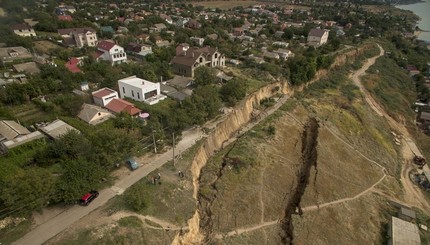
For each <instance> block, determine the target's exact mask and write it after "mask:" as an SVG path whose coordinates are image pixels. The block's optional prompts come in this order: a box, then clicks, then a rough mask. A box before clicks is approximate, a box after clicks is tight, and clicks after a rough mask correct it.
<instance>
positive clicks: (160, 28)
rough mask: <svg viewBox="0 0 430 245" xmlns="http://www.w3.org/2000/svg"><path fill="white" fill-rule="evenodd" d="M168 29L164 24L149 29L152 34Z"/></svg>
mask: <svg viewBox="0 0 430 245" xmlns="http://www.w3.org/2000/svg"><path fill="white" fill-rule="evenodd" d="M165 29H167V27H166V25H165V24H164V23H158V24H154V26H153V27H151V28H150V29H149V31H150V32H161V31H162V30H165Z"/></svg>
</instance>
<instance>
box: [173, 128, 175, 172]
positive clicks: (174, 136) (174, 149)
mask: <svg viewBox="0 0 430 245" xmlns="http://www.w3.org/2000/svg"><path fill="white" fill-rule="evenodd" d="M173 166H175V132H173Z"/></svg>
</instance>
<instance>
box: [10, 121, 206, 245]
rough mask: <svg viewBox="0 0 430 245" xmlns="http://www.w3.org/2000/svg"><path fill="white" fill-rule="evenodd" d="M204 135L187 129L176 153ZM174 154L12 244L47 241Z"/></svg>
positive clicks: (170, 151) (158, 166)
mask: <svg viewBox="0 0 430 245" xmlns="http://www.w3.org/2000/svg"><path fill="white" fill-rule="evenodd" d="M202 136H203V133H202V132H201V130H200V129H197V128H196V129H191V130H188V131H185V132H184V133H183V137H182V140H181V141H180V142H179V143H178V144H177V146H176V148H175V153H176V154H180V153H182V152H184V151H185V150H187V149H188V148H190V147H191V146H193V145H194V144H195V143H196V142H197V140H199V139H200V138H201V137H202ZM172 156H173V153H172V149H170V150H168V151H167V152H165V153H163V154H161V155H158V156H157V157H156V158H155V159H154V160H153V161H152V162H151V163H149V164H146V165H144V166H142V167H140V168H139V169H137V170H135V171H133V172H131V174H130V175H127V176H126V177H124V178H122V179H120V180H118V181H117V182H116V183H115V185H114V186H112V187H111V188H109V189H104V190H101V191H100V195H99V197H98V198H96V199H95V200H94V201H93V202H92V203H91V205H89V206H87V207H82V206H78V205H75V206H73V207H71V208H69V209H67V210H66V211H64V212H62V213H60V214H58V215H57V216H55V217H53V218H52V219H49V220H48V221H46V222H45V223H43V224H41V225H39V226H37V227H36V228H35V229H33V230H31V231H30V232H29V233H27V234H26V235H25V236H23V237H22V238H20V239H19V240H17V241H15V242H14V243H12V244H14V245H21V244H22V245H33V244H34V245H37V244H42V243H44V242H46V241H47V240H49V239H50V238H52V237H54V236H55V235H57V234H58V233H60V232H62V231H63V230H65V229H67V228H68V227H69V226H70V225H72V224H73V223H75V222H76V221H78V220H79V219H81V218H83V217H84V216H85V215H87V214H89V213H90V212H91V211H93V210H95V209H97V208H99V207H101V206H103V205H104V204H106V202H107V201H109V200H110V199H111V198H113V197H114V196H116V195H119V194H121V193H123V192H124V190H125V189H127V188H129V187H130V186H132V185H133V184H134V183H136V182H137V181H139V180H140V179H142V178H144V177H145V176H147V175H148V174H149V173H151V172H152V171H154V170H156V169H157V168H160V167H161V166H163V165H164V164H165V163H167V162H168V161H169V160H171V159H172Z"/></svg>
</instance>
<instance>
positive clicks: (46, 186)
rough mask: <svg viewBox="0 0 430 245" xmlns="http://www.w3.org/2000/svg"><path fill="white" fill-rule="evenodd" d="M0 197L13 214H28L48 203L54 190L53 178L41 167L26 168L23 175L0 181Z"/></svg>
mask: <svg viewBox="0 0 430 245" xmlns="http://www.w3.org/2000/svg"><path fill="white" fill-rule="evenodd" d="M1 186H2V187H1V194H0V199H1V200H2V202H3V203H4V205H5V206H6V207H7V208H8V210H9V211H11V212H12V211H14V214H30V213H31V212H32V211H34V210H38V209H40V208H42V207H45V206H46V205H48V204H49V201H50V200H51V199H52V197H53V194H54V191H55V178H54V177H53V176H52V174H51V173H50V172H49V171H48V170H45V169H43V168H38V167H36V168H30V169H27V170H26V171H25V172H24V174H23V175H19V176H15V177H14V178H11V179H9V180H7V181H5V182H4V183H1Z"/></svg>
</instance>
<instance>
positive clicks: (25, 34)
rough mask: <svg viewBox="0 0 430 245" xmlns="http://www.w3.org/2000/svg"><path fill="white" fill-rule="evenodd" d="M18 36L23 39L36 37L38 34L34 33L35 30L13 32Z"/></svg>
mask: <svg viewBox="0 0 430 245" xmlns="http://www.w3.org/2000/svg"><path fill="white" fill-rule="evenodd" d="M13 32H14V33H15V34H16V35H18V36H21V37H35V36H36V32H34V30H33V29H20V30H14V31H13Z"/></svg>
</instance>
